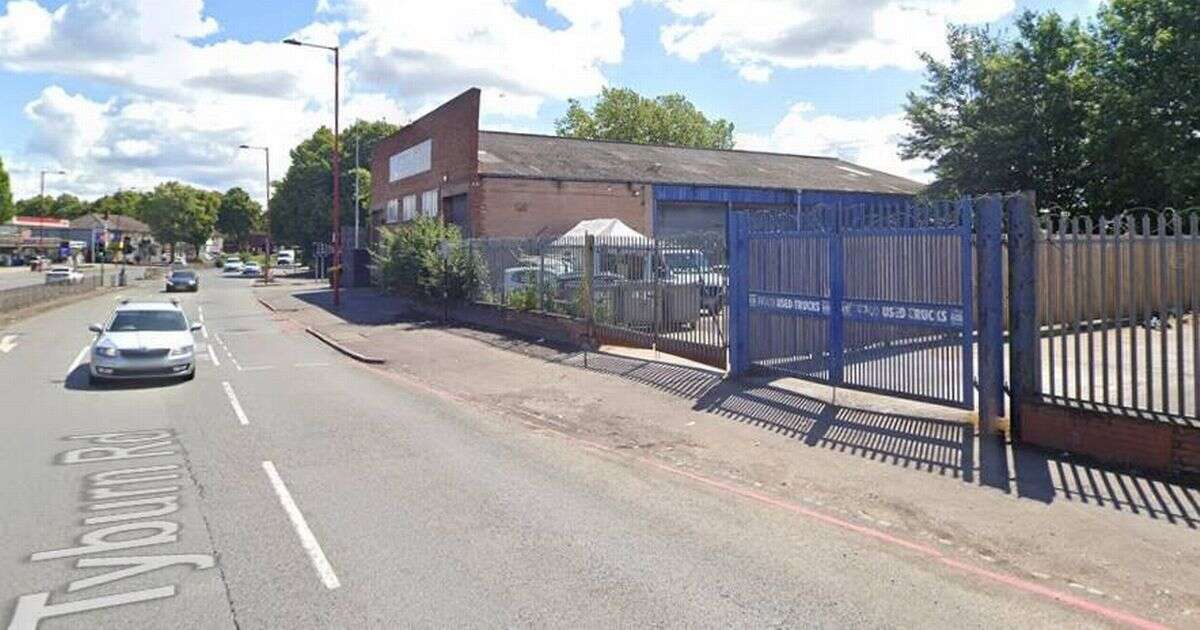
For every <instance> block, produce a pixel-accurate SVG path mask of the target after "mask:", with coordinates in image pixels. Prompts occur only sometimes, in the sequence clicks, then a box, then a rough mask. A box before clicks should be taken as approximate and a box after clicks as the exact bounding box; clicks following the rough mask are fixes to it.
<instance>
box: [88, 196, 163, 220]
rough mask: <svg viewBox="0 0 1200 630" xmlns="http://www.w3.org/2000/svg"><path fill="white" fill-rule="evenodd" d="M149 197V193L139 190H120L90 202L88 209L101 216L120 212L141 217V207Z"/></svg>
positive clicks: (128, 215)
mask: <svg viewBox="0 0 1200 630" xmlns="http://www.w3.org/2000/svg"><path fill="white" fill-rule="evenodd" d="M147 197H149V194H148V193H144V192H140V191H137V190H118V191H117V192H115V193H112V194H109V195H104V196H103V197H100V198H99V199H96V200H95V201H93V202H91V203H90V204H88V210H87V211H88V212H91V213H93V214H98V215H101V216H103V215H105V214H107V215H110V216H111V215H114V214H119V215H124V216H127V217H133V218H135V219H140V218H141V216H142V214H141V212H142V208H141V207H142V204H143V203H144V202H145V201H146V198H147Z"/></svg>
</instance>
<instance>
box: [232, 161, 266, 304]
mask: <svg viewBox="0 0 1200 630" xmlns="http://www.w3.org/2000/svg"><path fill="white" fill-rule="evenodd" d="M238 148H239V149H251V150H254V151H262V152H263V155H264V156H265V157H266V159H267V182H266V183H267V188H266V194H267V203H266V205H265V206H263V213H264V214H266V213H269V212H270V211H271V147H254V146H250V145H248V144H243V145H241V146H240V147H238ZM265 260H266V266H265V268H264V269H263V277H264V278H266V281H267V283H268V284H270V282H271V223H270V218H269V215H268V219H267V251H266V257H265Z"/></svg>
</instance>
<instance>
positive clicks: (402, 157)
mask: <svg viewBox="0 0 1200 630" xmlns="http://www.w3.org/2000/svg"><path fill="white" fill-rule="evenodd" d="M432 157H433V140H432V139H430V140H426V141H425V142H422V143H420V144H416V145H413V146H411V147H409V148H407V149H405V150H403V151H401V152H399V153H397V154H395V155H393V156H392V157H391V158H390V159H389V160H388V181H389V182H394V181H397V180H401V179H404V178H405V177H412V176H413V175H416V174H417V173H424V172H425V171H428V170H429V169H430V168H431V166H430V160H431V159H432Z"/></svg>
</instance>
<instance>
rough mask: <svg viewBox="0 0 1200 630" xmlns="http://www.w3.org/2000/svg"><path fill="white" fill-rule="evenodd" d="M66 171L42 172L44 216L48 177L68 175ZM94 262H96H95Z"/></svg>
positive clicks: (41, 199) (39, 194) (41, 191)
mask: <svg viewBox="0 0 1200 630" xmlns="http://www.w3.org/2000/svg"><path fill="white" fill-rule="evenodd" d="M66 174H67V172H66V171H46V170H43V171H42V187H41V190H40V191H39V192H38V200H39V201H41V203H42V215H43V216H44V215H45V214H46V175H66ZM92 262H95V261H94V260H93V261H92Z"/></svg>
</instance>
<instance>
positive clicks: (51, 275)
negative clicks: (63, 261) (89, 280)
mask: <svg viewBox="0 0 1200 630" xmlns="http://www.w3.org/2000/svg"><path fill="white" fill-rule="evenodd" d="M80 282H83V273H82V272H80V271H77V270H76V269H75V268H73V267H68V266H67V265H54V266H53V267H51V268H50V271H47V272H46V284H79V283H80Z"/></svg>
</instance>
